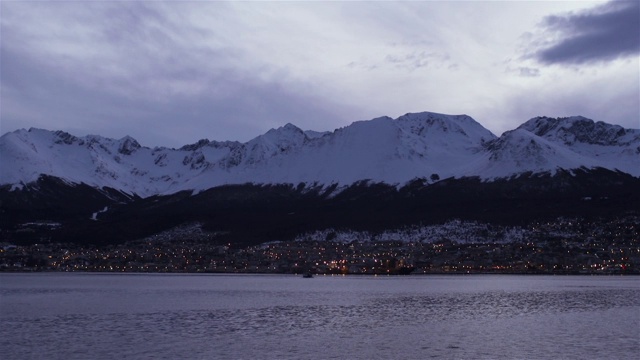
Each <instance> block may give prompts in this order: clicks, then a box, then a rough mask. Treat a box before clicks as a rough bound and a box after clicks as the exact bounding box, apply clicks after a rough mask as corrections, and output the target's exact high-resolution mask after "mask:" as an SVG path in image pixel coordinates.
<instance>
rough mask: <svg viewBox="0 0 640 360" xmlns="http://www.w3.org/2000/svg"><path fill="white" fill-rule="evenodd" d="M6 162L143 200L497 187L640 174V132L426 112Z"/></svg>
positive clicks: (10, 142)
mask: <svg viewBox="0 0 640 360" xmlns="http://www.w3.org/2000/svg"><path fill="white" fill-rule="evenodd" d="M0 164H1V169H0V170H1V171H0V184H3V185H6V184H9V185H12V186H13V187H14V188H16V187H21V186H24V185H25V184H28V183H30V182H33V181H35V180H37V179H38V177H39V176H40V174H46V175H51V176H56V177H60V178H63V179H65V180H66V181H68V182H70V183H85V184H88V185H91V186H95V187H111V188H115V189H118V190H121V191H124V192H128V193H131V194H137V195H139V196H142V197H146V196H150V195H155V194H169V193H174V192H177V191H180V190H196V191H199V190H205V189H208V188H211V187H214V186H219V185H224V184H242V183H256V184H269V183H290V184H299V183H305V184H307V185H314V184H315V185H324V186H328V185H332V184H338V185H340V186H347V185H350V184H352V183H354V182H357V181H362V180H369V181H372V182H385V183H388V184H397V185H403V184H404V183H406V182H408V181H410V180H412V179H415V178H425V179H430V177H431V175H433V174H437V175H438V177H439V178H442V179H443V178H447V177H461V176H480V177H481V178H484V179H491V178H497V177H508V176H512V175H515V174H518V173H522V172H528V171H532V172H545V171H551V172H553V171H555V170H557V169H560V168H563V169H575V168H581V167H586V168H592V167H604V168H609V169H619V170H621V171H624V172H627V173H630V174H632V175H634V176H640V130H629V129H623V128H621V127H619V126H614V125H609V124H605V123H602V122H597V123H595V122H593V121H592V120H589V119H586V118H582V117H573V118H560V119H551V118H534V119H531V120H529V121H528V122H526V123H525V124H523V125H522V126H520V127H519V128H517V129H516V130H513V131H509V132H506V133H505V134H503V135H502V136H501V137H500V138H497V137H496V136H495V135H493V134H492V133H491V132H490V131H489V130H487V129H485V128H484V127H483V126H482V125H480V124H479V123H478V122H476V121H475V120H473V119H472V118H471V117H469V116H466V115H443V114H436V113H429V112H424V113H414V114H406V115H404V116H401V117H399V118H397V119H395V120H394V119H391V118H389V117H381V118H376V119H373V120H368V121H358V122H355V123H353V124H351V125H349V126H346V127H343V128H340V129H337V130H335V131H333V132H314V131H303V130H301V129H299V128H298V127H296V126H295V125H292V124H287V125H285V126H283V127H280V128H278V129H271V130H269V131H268V132H267V133H265V134H263V135H260V136H258V137H256V138H254V139H252V140H250V141H248V142H246V143H239V142H231V141H227V142H218V141H209V140H207V139H203V140H200V141H198V142H196V143H194V144H191V145H185V146H183V147H182V148H179V149H168V148H154V149H151V148H147V147H144V146H141V145H140V144H139V143H138V142H137V141H136V140H135V139H133V138H131V137H128V136H127V137H124V138H122V139H118V140H115V139H107V138H103V137H100V136H95V135H89V136H85V137H75V136H73V135H70V134H68V133H65V132H61V131H57V132H52V131H47V130H40V129H30V130H28V131H27V130H18V131H15V132H12V133H7V134H5V135H3V136H2V137H0Z"/></svg>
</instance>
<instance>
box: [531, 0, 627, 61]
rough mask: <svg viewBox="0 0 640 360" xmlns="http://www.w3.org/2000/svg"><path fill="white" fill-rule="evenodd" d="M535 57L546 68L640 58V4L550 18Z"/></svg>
mask: <svg viewBox="0 0 640 360" xmlns="http://www.w3.org/2000/svg"><path fill="white" fill-rule="evenodd" d="M542 27H543V29H544V32H545V33H546V36H550V37H552V38H554V39H556V40H555V41H544V42H545V44H543V45H542V46H541V48H539V49H537V50H536V51H535V52H534V54H533V56H534V58H536V59H537V60H538V61H541V62H543V63H546V64H584V63H595V62H602V61H610V60H615V59H618V58H622V57H628V56H634V55H637V54H640V2H639V1H637V0H631V1H626V0H620V1H611V2H609V3H606V4H604V5H601V6H598V7H596V8H593V9H591V10H588V11H583V12H579V13H569V14H567V15H557V16H548V17H546V18H545V19H544V21H543V23H542Z"/></svg>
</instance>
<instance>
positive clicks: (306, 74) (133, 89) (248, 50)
mask: <svg viewBox="0 0 640 360" xmlns="http://www.w3.org/2000/svg"><path fill="white" fill-rule="evenodd" d="M0 11H1V13H0V18H1V29H0V36H1V39H0V40H1V59H0V61H1V62H0V81H1V93H0V96H1V98H0V100H1V103H0V106H1V107H0V112H1V119H0V120H1V123H0V126H1V128H0V130H1V133H2V134H4V133H6V132H8V131H13V130H16V129H19V128H30V127H38V128H45V129H49V130H65V131H68V132H71V133H73V134H74V135H78V136H84V135H87V134H99V135H103V136H107V137H113V138H120V137H123V136H125V135H131V136H133V137H134V138H136V139H138V141H139V142H140V143H141V144H142V145H145V146H151V147H153V146H160V145H162V146H169V147H179V146H182V145H184V144H188V143H193V142H195V141H197V140H198V139H202V138H208V139H210V140H240V141H247V140H249V139H251V138H253V137H255V136H257V135H260V134H262V133H264V132H266V131H267V130H269V129H270V128H276V127H279V126H282V125H284V124H286V123H288V122H291V123H293V124H295V125H297V126H299V127H301V128H303V129H305V130H319V131H324V130H334V129H336V128H338V127H342V126H345V125H348V124H350V123H351V122H353V121H357V120H367V119H371V118H374V117H378V116H383V115H387V116H391V117H393V118H395V117H398V116H400V115H402V114H405V113H407V112H419V111H433V112H441V113H446V114H467V115H470V116H472V117H473V118H475V119H476V120H477V121H478V122H480V123H481V124H482V125H484V126H485V127H487V128H488V129H489V130H491V131H492V132H494V133H495V134H496V135H500V134H501V133H502V132H504V131H506V130H510V129H513V128H515V127H517V126H518V125H520V124H521V123H523V122H525V121H526V120H528V119H530V118H532V117H534V116H538V115H547V116H553V117H556V116H569V115H583V116H586V117H589V118H592V119H594V120H602V121H605V122H609V123H614V124H619V125H622V126H625V127H628V128H640V120H639V119H640V7H639V2H638V1H635V0H634V1H613V2H606V1H560V2H558V1H554V2H549V1H528V2H520V1H467V2H460V1H424V2H302V1H296V2H204V1H194V2H178V1H167V2H159V1H145V2H142V1H117V2H116V1H114V2H110V1H100V2H91V1H82V2H80V1H77V2H76V1H64V2H40V1H39V2H31V1H21V2H17V1H2V2H0Z"/></svg>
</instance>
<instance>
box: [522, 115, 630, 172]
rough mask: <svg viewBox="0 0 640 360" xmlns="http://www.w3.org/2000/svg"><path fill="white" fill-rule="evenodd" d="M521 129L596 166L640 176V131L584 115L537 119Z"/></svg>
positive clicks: (523, 125)
mask: <svg viewBox="0 0 640 360" xmlns="http://www.w3.org/2000/svg"><path fill="white" fill-rule="evenodd" d="M519 129H524V130H527V131H530V132H531V133H533V134H535V135H537V136H540V137H542V138H544V139H545V140H547V141H549V142H552V143H555V144H560V145H564V146H565V147H568V148H569V149H571V151H573V152H574V153H576V154H579V155H581V156H583V157H588V158H591V159H594V160H595V164H596V165H595V166H601V167H605V168H609V169H617V170H620V171H623V172H626V173H629V174H632V175H634V176H640V129H625V128H623V127H621V126H619V125H611V124H607V123H605V122H602V121H598V122H595V121H593V120H591V119H587V118H585V117H582V116H572V117H566V118H548V117H536V118H533V119H531V120H529V121H527V122H525V123H524V124H522V125H520V127H519Z"/></svg>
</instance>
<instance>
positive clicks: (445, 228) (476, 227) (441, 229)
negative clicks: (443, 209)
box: [295, 220, 534, 244]
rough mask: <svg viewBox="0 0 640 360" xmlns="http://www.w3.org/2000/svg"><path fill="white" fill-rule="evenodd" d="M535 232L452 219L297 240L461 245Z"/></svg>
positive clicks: (528, 235) (514, 238) (328, 231)
mask: <svg viewBox="0 0 640 360" xmlns="http://www.w3.org/2000/svg"><path fill="white" fill-rule="evenodd" d="M532 236H534V231H532V230H529V229H524V228H521V227H515V226H499V225H492V224H486V223H478V222H475V221H473V222H471V221H460V220H452V221H449V222H447V223H444V224H441V225H428V226H419V225H414V226H410V227H406V228H403V229H396V230H386V231H384V232H381V233H372V232H369V231H340V230H335V229H325V230H321V231H316V232H313V233H308V234H303V235H299V236H298V237H296V239H295V240H296V241H326V240H330V241H334V242H342V243H350V242H353V241H355V242H385V241H404V242H422V243H433V242H439V241H452V242H456V243H461V244H465V243H466V244H472V243H508V242H522V241H526V240H527V239H529V238H531V237H532Z"/></svg>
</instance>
